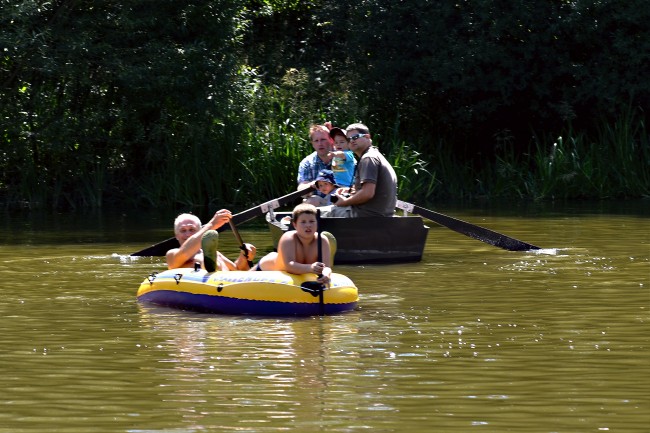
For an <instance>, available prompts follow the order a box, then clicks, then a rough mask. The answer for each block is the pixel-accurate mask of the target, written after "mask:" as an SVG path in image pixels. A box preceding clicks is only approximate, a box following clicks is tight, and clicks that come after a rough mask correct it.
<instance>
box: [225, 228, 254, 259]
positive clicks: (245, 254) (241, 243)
mask: <svg viewBox="0 0 650 433" xmlns="http://www.w3.org/2000/svg"><path fill="white" fill-rule="evenodd" d="M228 222H229V223H230V230H232V232H233V234H234V235H235V238H237V242H239V249H241V250H242V251H243V252H244V257H246V261H247V262H248V268H249V269H250V268H252V267H253V262H252V261H250V260H248V249H246V244H245V243H244V241H243V240H242V238H241V235H240V234H239V230H237V226H236V225H235V223H234V222H233V221H232V219H231V220H230V221H228Z"/></svg>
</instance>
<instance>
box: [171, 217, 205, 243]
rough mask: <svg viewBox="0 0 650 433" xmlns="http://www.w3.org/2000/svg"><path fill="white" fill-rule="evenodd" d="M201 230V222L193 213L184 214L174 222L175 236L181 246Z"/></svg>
mask: <svg viewBox="0 0 650 433" xmlns="http://www.w3.org/2000/svg"><path fill="white" fill-rule="evenodd" d="M200 229H201V220H200V219H199V217H197V216H196V215H193V214H191V213H182V214H180V215H179V216H177V217H176V219H175V220H174V236H175V237H176V239H177V240H178V242H179V243H180V244H181V245H183V242H185V241H186V240H187V238H189V237H190V236H192V235H193V234H194V233H196V232H198V231H199V230H200Z"/></svg>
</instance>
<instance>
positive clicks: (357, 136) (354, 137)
mask: <svg viewBox="0 0 650 433" xmlns="http://www.w3.org/2000/svg"><path fill="white" fill-rule="evenodd" d="M367 135H368V134H354V135H353V136H351V137H348V140H350V141H354V140H356V139H358V138H361V137H365V136H367Z"/></svg>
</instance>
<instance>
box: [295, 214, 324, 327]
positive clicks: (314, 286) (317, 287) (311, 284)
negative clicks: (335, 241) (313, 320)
mask: <svg viewBox="0 0 650 433" xmlns="http://www.w3.org/2000/svg"><path fill="white" fill-rule="evenodd" d="M316 224H317V227H318V229H317V231H318V238H317V241H316V246H317V248H318V258H317V260H318V261H319V262H322V261H323V238H322V230H321V224H320V209H317V210H316ZM322 276H323V274H322V273H321V274H318V278H320V277H322ZM300 287H302V290H303V291H305V292H309V293H311V294H312V296H317V295H318V305H319V312H320V313H319V314H320V315H321V316H324V315H325V299H324V298H323V291H324V290H325V285H324V284H323V283H319V282H318V281H305V282H304V283H302V284H301V285H300Z"/></svg>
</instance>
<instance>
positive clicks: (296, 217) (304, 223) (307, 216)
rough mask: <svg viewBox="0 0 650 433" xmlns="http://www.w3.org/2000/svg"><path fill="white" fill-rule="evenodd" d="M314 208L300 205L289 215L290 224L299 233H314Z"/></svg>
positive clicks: (311, 205) (306, 204)
mask: <svg viewBox="0 0 650 433" xmlns="http://www.w3.org/2000/svg"><path fill="white" fill-rule="evenodd" d="M316 212H317V211H316V206H314V205H313V204H309V203H301V204H299V205H298V206H296V207H295V208H293V212H292V213H291V223H292V224H293V227H294V228H295V229H296V231H297V232H299V233H305V232H310V233H313V232H315V231H316V228H317V222H316Z"/></svg>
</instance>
